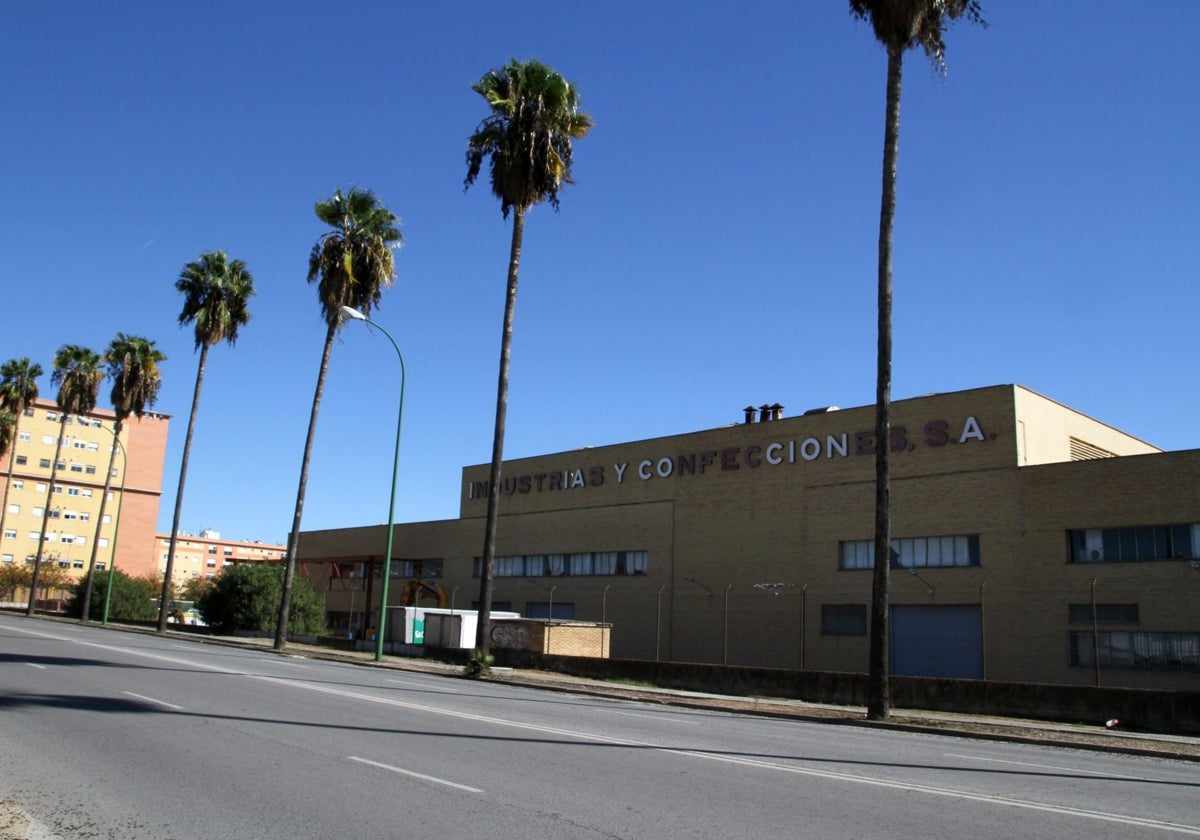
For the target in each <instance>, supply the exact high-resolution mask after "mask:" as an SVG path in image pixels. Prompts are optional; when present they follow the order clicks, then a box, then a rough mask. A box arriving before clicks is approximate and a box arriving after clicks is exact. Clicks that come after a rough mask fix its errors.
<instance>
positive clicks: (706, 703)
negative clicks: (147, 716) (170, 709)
mask: <svg viewBox="0 0 1200 840" xmlns="http://www.w3.org/2000/svg"><path fill="white" fill-rule="evenodd" d="M190 638H193V639H195V638H197V637H195V636H191V637H190ZM203 638H204V639H205V640H206V641H217V642H220V643H226V644H232V645H243V646H258V647H263V646H265V647H268V648H269V647H270V646H271V640H270V639H244V638H236V637H211V636H210V637H203ZM282 655H284V656H288V655H290V656H298V657H308V658H313V659H326V660H334V661H343V662H358V663H360V664H362V665H364V666H368V667H377V668H389V669H395V670H405V671H417V672H422V673H431V674H441V675H444V676H446V677H451V678H458V677H459V676H460V674H461V672H462V669H461V667H459V666H457V665H448V664H446V663H442V662H435V661H432V660H427V659H410V658H405V657H399V656H391V655H385V656H384V659H383V661H382V662H375V661H374V656H373V654H371V653H370V652H367V651H338V650H330V649H329V648H323V647H316V646H312V645H301V644H292V643H289V644H288V647H287V649H286V651H284V653H283V654H282ZM487 679H489V680H492V681H494V682H507V683H514V684H519V685H527V686H532V687H536V688H540V689H543V690H548V691H561V692H569V693H573V694H586V695H591V696H596V697H612V698H616V699H625V700H635V701H639V702H644V703H660V704H662V705H668V706H680V707H686V708H694V709H707V710H710V711H726V712H737V713H741V714H754V715H764V716H770V717H779V718H790V719H793V720H805V721H814V722H823V723H829V724H838V725H848V726H865V727H874V728H878V729H891V730H903V731H910V732H928V733H935V734H941V735H951V736H957V737H966V738H983V739H988V740H996V741H1011V742H1015V743H1027V744H1042V745H1053V746H1061V747H1071V748H1076V749H1088V750H1096V751H1101V752H1111V753H1123V754H1127V755H1144V756H1155V757H1160V758H1171V759H1177V760H1182V761H1195V762H1200V737H1193V736H1187V735H1162V734H1156V733H1149V732H1131V731H1127V730H1123V729H1121V728H1120V725H1119V723H1118V724H1117V726H1116V727H1114V728H1108V727H1106V726H1104V725H1100V724H1097V725H1085V724H1065V723H1049V722H1045V721H1037V720H1024V719H1019V718H997V717H984V716H978V715H964V714H956V713H952V712H933V711H926V710H921V709H893V710H892V713H891V715H890V717H889V718H888V719H887V720H886V721H869V720H867V714H866V709H865V708H863V707H855V706H831V705H825V704H820V703H807V702H804V701H802V700H789V699H781V698H771V697H735V696H729V695H722V694H704V693H700V692H693V691H679V690H675V689H666V688H657V687H654V686H644V685H627V684H624V683H612V682H605V681H603V680H594V679H585V678H582V677H573V676H569V675H566V674H558V673H552V672H548V671H530V670H519V669H512V668H493V669H492V673H491V676H489V677H487Z"/></svg>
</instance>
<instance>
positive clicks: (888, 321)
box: [850, 0, 987, 720]
mask: <svg viewBox="0 0 1200 840" xmlns="http://www.w3.org/2000/svg"><path fill="white" fill-rule="evenodd" d="M850 14H851V15H853V16H854V17H856V18H859V19H860V20H865V21H868V22H869V23H870V24H871V27H872V29H873V30H874V32H875V37H876V38H877V39H878V40H879V42H880V43H881V44H883V46H884V49H885V50H886V51H887V60H888V62H887V104H886V109H885V118H884V131H883V188H882V196H881V199H880V209H879V263H878V275H879V279H878V282H879V288H878V307H879V311H878V347H877V355H876V384H875V568H874V573H873V575H872V578H871V631H870V632H871V638H870V653H869V659H868V674H869V677H868V680H869V688H868V698H867V717H869V718H871V719H872V720H881V719H883V718H886V717H887V716H888V710H889V707H890V705H891V700H890V697H889V694H890V692H889V687H888V571H889V569H890V566H891V562H890V558H891V554H892V551H891V400H892V231H893V228H894V225H895V219H896V160H897V154H898V152H899V147H900V80H901V70H902V67H903V60H904V53H905V52H906V51H907V50H909V49H911V48H913V47H918V46H919V47H921V48H922V49H924V50H925V55H926V56H927V57H928V58H929V60H930V62H931V63H932V64H933V66H934V68H935V69H936V70H938V71H940V72H943V73H944V72H945V54H946V44H945V41H944V39H943V35H944V34H945V32H946V29H947V27H948V26H949V23H950V21H953V20H957V19H958V18H963V17H965V18H967V19H968V20H970V21H972V22H974V23H979V24H982V25H984V26H986V25H987V24H986V23H985V22H984V20H983V17H982V14H981V9H980V6H979V2H978V0H850Z"/></svg>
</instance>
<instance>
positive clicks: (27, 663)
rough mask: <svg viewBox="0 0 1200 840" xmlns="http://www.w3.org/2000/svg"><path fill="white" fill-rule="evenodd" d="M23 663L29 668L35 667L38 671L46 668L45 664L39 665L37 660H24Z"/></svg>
mask: <svg viewBox="0 0 1200 840" xmlns="http://www.w3.org/2000/svg"><path fill="white" fill-rule="evenodd" d="M25 664H26V665H28V666H29V667H30V668H37V669H38V670H39V671H45V670H46V666H45V665H39V664H38V663H37V662H26V663H25Z"/></svg>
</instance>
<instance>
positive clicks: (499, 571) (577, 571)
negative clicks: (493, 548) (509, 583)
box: [475, 551, 650, 578]
mask: <svg viewBox="0 0 1200 840" xmlns="http://www.w3.org/2000/svg"><path fill="white" fill-rule="evenodd" d="M649 567H650V554H649V552H646V551H585V552H578V553H575V554H516V555H512V556H509V557H497V558H496V561H495V566H494V567H493V573H492V574H493V577H498V578H501V577H590V576H596V575H644V574H646V573H647V572H648V571H649ZM482 572H483V558H481V557H476V558H475V577H480V576H481V574H482Z"/></svg>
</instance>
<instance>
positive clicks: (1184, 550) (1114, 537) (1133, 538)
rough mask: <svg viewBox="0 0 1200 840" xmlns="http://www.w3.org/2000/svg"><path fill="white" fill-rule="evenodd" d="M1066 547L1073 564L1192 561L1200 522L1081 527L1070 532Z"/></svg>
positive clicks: (1197, 543) (1199, 531) (1199, 539)
mask: <svg viewBox="0 0 1200 840" xmlns="http://www.w3.org/2000/svg"><path fill="white" fill-rule="evenodd" d="M1067 548H1068V551H1069V555H1068V557H1069V561H1070V562H1072V563H1141V562H1146V561H1150V560H1190V559H1194V558H1195V557H1196V556H1197V554H1196V550H1197V548H1200V522H1190V523H1186V524H1182V525H1134V526H1129V527H1122V528H1081V529H1078V530H1074V531H1067Z"/></svg>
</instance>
